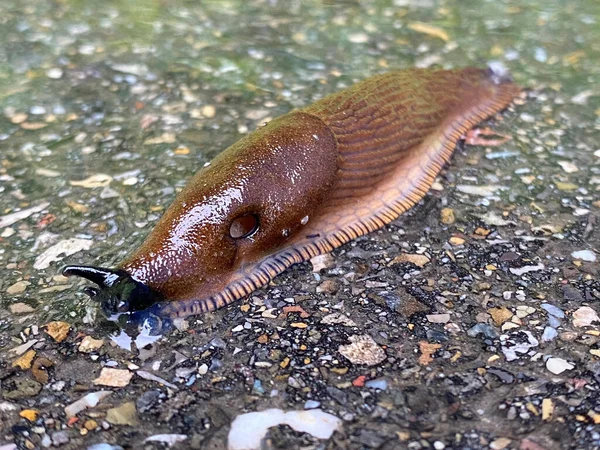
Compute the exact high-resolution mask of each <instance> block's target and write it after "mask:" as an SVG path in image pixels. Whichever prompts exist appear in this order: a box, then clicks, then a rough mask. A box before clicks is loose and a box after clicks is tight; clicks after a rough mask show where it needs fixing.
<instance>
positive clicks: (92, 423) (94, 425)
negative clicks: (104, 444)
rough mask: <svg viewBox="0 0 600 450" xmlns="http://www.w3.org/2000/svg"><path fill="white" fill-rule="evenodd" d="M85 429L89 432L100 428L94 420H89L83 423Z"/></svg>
mask: <svg viewBox="0 0 600 450" xmlns="http://www.w3.org/2000/svg"><path fill="white" fill-rule="evenodd" d="M83 427H84V428H85V429H86V430H88V431H94V430H95V429H96V428H98V422H96V421H95V420H93V419H88V420H86V421H85V422H84V423H83Z"/></svg>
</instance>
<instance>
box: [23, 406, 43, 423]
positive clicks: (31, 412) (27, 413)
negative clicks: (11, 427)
mask: <svg viewBox="0 0 600 450" xmlns="http://www.w3.org/2000/svg"><path fill="white" fill-rule="evenodd" d="M39 415H40V412H39V411H38V410H37V409H24V410H23V411H21V412H20V413H19V416H21V417H23V418H24V419H27V420H29V421H30V422H35V421H36V420H37V418H38V416H39Z"/></svg>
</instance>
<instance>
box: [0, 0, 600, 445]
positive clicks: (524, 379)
mask: <svg viewBox="0 0 600 450" xmlns="http://www.w3.org/2000/svg"><path fill="white" fill-rule="evenodd" d="M599 20H600V5H599V4H598V3H597V2H596V1H595V0H587V1H579V2H570V3H566V2H561V1H558V0H554V1H552V0H551V1H544V2H541V1H535V0H529V1H524V2H518V3H516V2H514V3H508V2H497V1H484V2H480V1H474V0H473V1H472V0H468V1H461V2H455V1H440V2H421V1H419V2H417V1H414V2H412V1H407V0H394V1H377V2H364V3H358V2H323V3H321V2H277V1H264V2H245V1H237V0H236V1H228V2H206V4H204V3H202V4H200V2H198V3H197V4H194V3H192V2H184V1H178V0H177V1H170V2H158V1H151V0H145V1H129V2H117V1H109V2H102V3H99V2H94V1H88V0H80V1H69V2H65V1H58V2H46V1H41V0H33V1H29V2H20V1H17V0H3V1H2V2H1V3H0V267H1V269H2V272H1V274H2V276H1V277H0V306H1V308H0V383H1V397H2V398H1V399H0V449H2V450H8V449H36V448H49V447H57V448H62V449H65V450H66V449H89V450H110V449H113V450H117V449H121V448H123V449H129V448H132V449H137V448H144V449H159V448H181V449H184V448H214V449H220V448H223V449H224V448H230V449H243V448H257V446H260V445H262V448H267V449H276V448H319V449H325V448H327V449H333V448H342V449H370V448H382V449H392V448H410V449H415V450H417V449H431V448H433V449H436V450H441V449H444V448H449V449H450V448H453V449H463V448H464V449H466V448H469V449H494V450H500V449H521V450H544V449H545V450H550V449H591V448H600V428H599V424H600V396H599V394H598V392H599V389H600V344H599V342H600V329H599V328H598V325H599V324H600V322H599V317H598V313H599V312H600V307H599V306H598V300H600V283H599V282H598V271H599V266H598V257H600V253H599V250H600V245H599V243H600V234H599V231H598V227H599V226H600V225H599V224H598V219H597V217H598V213H599V208H600V139H599V138H600V91H599V88H598V86H599V85H600V83H599V81H600V80H599V78H600V26H599V24H598V21H599ZM489 64H492V65H495V66H496V67H506V68H508V69H509V70H510V71H511V72H512V74H513V76H514V78H515V80H516V82H517V83H519V84H521V85H522V86H524V87H525V88H526V92H525V93H524V94H523V96H522V97H520V98H519V99H517V100H516V102H515V104H514V105H513V106H511V107H510V108H509V109H508V110H507V111H505V112H504V113H502V114H501V115H498V116H496V117H494V118H492V119H491V120H490V121H488V122H486V123H485V124H482V125H481V128H482V129H483V133H480V134H476V133H472V134H470V136H467V138H468V139H467V143H464V144H461V145H460V146H459V148H458V150H457V152H456V155H455V157H454V159H453V162H452V164H451V165H450V166H449V167H448V168H447V169H446V170H444V171H443V173H442V174H441V175H440V176H439V178H438V180H437V181H436V183H435V184H434V186H433V189H432V190H431V192H430V193H429V194H428V195H427V196H426V198H425V199H424V200H423V201H421V202H420V204H419V205H418V206H417V207H415V208H414V209H413V210H412V211H410V212H409V213H407V214H405V215H404V216H403V217H401V218H400V219H398V220H396V221H395V222H394V223H392V224H391V225H389V226H387V227H385V228H384V229H383V230H380V231H378V232H375V233H372V234H370V235H368V236H365V237H362V238H360V239H357V240H356V241H354V242H352V243H350V244H347V245H345V246H343V247H342V248H340V249H337V250H336V251H334V252H333V253H332V254H330V255H326V256H324V257H321V258H318V259H316V260H313V261H311V262H307V263H305V264H300V265H297V266H295V267H293V268H292V269H290V270H288V271H286V272H285V273H284V274H283V275H281V276H279V277H277V278H276V279H275V280H274V281H273V282H272V283H271V285H270V286H268V287H267V288H265V289H261V290H259V291H256V292H255V293H254V294H253V295H251V296H250V297H249V298H248V299H246V300H244V301H240V302H238V303H236V304H234V305H232V306H230V307H229V308H226V309H224V310H221V311H217V312H215V313H211V314H207V315H205V316H202V317H195V318H190V319H186V320H181V321H178V322H176V323H174V324H173V328H172V329H171V330H169V331H165V332H163V333H162V334H159V335H153V333H152V331H153V330H152V327H153V326H154V325H152V324H150V325H149V326H148V327H147V329H145V330H142V331H141V332H140V331H139V330H131V329H125V330H123V329H120V328H119V327H118V326H117V325H116V324H115V323H114V322H108V321H106V320H104V319H103V318H102V317H100V315H97V314H96V313H97V310H96V308H95V305H93V304H91V303H90V301H89V300H88V299H87V297H86V296H85V295H83V294H82V292H81V291H82V287H83V286H84V285H85V283H83V282H79V281H77V280H71V279H65V278H63V277H62V276H60V275H59V270H60V267H61V265H63V264H65V263H66V262H69V263H91V264H98V265H105V266H112V265H114V264H115V263H117V262H118V261H119V260H121V259H122V257H123V256H124V255H125V254H127V253H128V252H129V251H131V250H132V249H134V248H135V247H136V245H138V244H139V243H140V241H141V240H142V239H143V237H144V236H145V235H146V234H147V233H148V232H149V230H150V229H151V228H152V226H153V224H154V223H155V222H156V220H157V219H158V218H159V217H160V215H161V214H162V212H163V211H164V209H165V208H166V207H167V206H168V204H169V203H170V202H171V201H172V200H173V198H174V196H175V195H176V193H177V191H179V190H180V189H181V188H182V187H183V186H184V185H185V182H186V179H188V178H189V177H190V176H191V175H192V174H193V173H194V172H195V170H197V169H198V168H200V167H202V165H203V164H205V163H207V162H208V161H210V159H212V157H214V156H215V155H216V154H218V152H220V151H221V150H222V149H224V148H226V147H227V146H228V145H230V144H232V143H233V142H235V141H236V140H238V139H239V138H240V137H242V136H244V135H245V134H247V133H248V132H251V131H252V130H253V129H255V128H256V127H258V126H260V125H261V124H263V123H265V122H267V121H269V120H270V119H272V118H274V117H277V116H278V115H281V114H283V113H285V112H287V111H289V110H290V109H292V108H294V107H299V106H303V105H306V104H308V103H311V102H312V101H314V100H316V99H319V98H321V97H323V96H324V95H326V94H328V93H331V92H334V91H336V90H339V89H341V88H343V87H345V86H348V85H350V84H352V83H353V82H354V81H357V80H359V79H362V78H365V77H367V76H369V75H372V74H375V73H379V72H383V71H386V70H391V69H398V68H406V67H412V66H419V67H429V66H443V67H459V66H465V65H477V66H484V65H489ZM486 129H489V130H486ZM490 130H491V131H490ZM469 143H470V144H477V145H470V144H469Z"/></svg>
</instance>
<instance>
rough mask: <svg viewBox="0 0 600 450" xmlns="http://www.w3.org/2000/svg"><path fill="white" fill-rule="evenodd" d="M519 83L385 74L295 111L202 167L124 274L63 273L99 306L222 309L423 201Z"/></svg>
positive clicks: (477, 73) (475, 73)
mask: <svg viewBox="0 0 600 450" xmlns="http://www.w3.org/2000/svg"><path fill="white" fill-rule="evenodd" d="M518 93H519V88H518V87H516V86H515V85H514V84H512V82H511V81H510V80H508V79H505V78H502V77H500V76H497V75H495V74H494V73H493V72H491V71H490V70H480V69H473V68H466V69H460V70H449V71H447V70H422V69H411V70H405V71H398V72H391V73H387V74H383V75H377V76H374V77H372V78H369V79H367V80H364V81H362V82H359V83H357V84H355V85H353V86H352V87H350V88H348V89H346V90H344V91H341V92H339V93H335V94H332V95H330V96H328V97H326V98H324V99H322V100H320V101H318V102H316V103H314V104H312V105H311V106H308V107H305V108H302V109H299V110H295V111H292V112H290V113H288V114H285V115H283V116H281V117H279V118H277V119H274V120H273V121H271V122H270V123H269V124H267V125H266V126H264V127H262V128H259V129H258V130H256V131H255V132H253V133H252V134H250V135H248V136H246V137H244V138H243V139H241V140H240V141H238V142H237V143H235V144H234V145H232V146H231V147H229V148H228V149H227V150H225V151H223V152H222V153H221V154H220V155H219V156H218V157H217V158H215V159H214V160H213V161H212V162H211V164H210V165H209V166H207V167H205V168H203V169H201V170H200V171H199V172H198V173H197V174H196V175H195V176H194V177H193V178H192V179H191V180H190V181H189V182H188V184H187V186H186V187H185V188H184V190H183V191H182V192H181V193H180V194H179V195H178V196H177V198H176V199H175V201H174V202H173V204H172V205H171V206H170V207H169V208H168V210H167V211H166V212H165V214H164V215H163V217H162V218H161V219H160V221H159V222H158V223H157V225H156V227H155V228H154V230H153V231H152V232H151V233H150V234H149V236H148V237H147V238H146V240H145V242H144V243H143V244H142V245H141V246H140V247H139V248H138V249H137V250H135V251H134V252H133V253H132V254H131V255H130V256H129V257H128V258H127V259H126V260H125V261H123V262H122V263H121V264H120V265H119V266H118V267H117V269H114V270H111V269H103V268H94V267H89V266H68V267H66V268H65V269H64V273H65V274H66V275H80V276H83V277H85V278H88V279H90V280H91V281H94V282H95V283H97V284H98V285H99V288H88V294H90V296H92V297H93V298H96V299H97V300H99V301H100V302H101V303H102V306H103V308H104V310H105V311H107V312H108V313H113V312H117V311H134V310H140V309H144V308H147V307H149V306H151V305H154V306H153V310H154V311H155V312H156V313H157V314H159V315H163V316H167V317H183V316H188V315H192V314H197V313H202V312H206V311H211V310H214V309H217V308H221V307H223V306H225V305H228V304H230V303H231V302H233V301H235V300H236V299H239V298H241V297H244V296H246V295H248V294H249V293H251V292H252V291H253V290H255V289H257V288H260V287H261V286H264V285H266V284H267V283H268V282H269V281H270V280H272V279H273V278H274V277H275V276H276V275H277V274H279V273H281V272H283V271H284V270H285V269H286V268H288V267H289V266H291V265H292V264H294V263H298V262H301V261H306V260H308V259H310V258H312V257H314V256H316V255H318V254H321V253H325V252H329V251H331V250H332V249H334V248H336V247H339V246H340V245H342V244H344V243H346V242H348V241H350V240H352V239H355V238H356V237H358V236H361V235H364V234H367V233H369V232H371V231H373V230H376V229H378V228H381V227H383V226H384V225H385V224H386V223H389V222H391V221H392V220H394V219H396V218H397V217H398V216H399V215H400V214H402V213H403V212H404V211H406V210H407V209H408V208H410V207H411V206H413V205H414V204H415V203H416V202H417V201H419V199H421V198H422V197H423V196H424V195H425V194H426V192H427V191H428V189H429V188H430V186H431V184H432V183H433V181H434V179H435V177H436V175H437V174H438V173H439V171H440V170H441V168H442V167H443V165H444V164H445V163H447V162H448V160H449V159H450V156H451V154H452V152H453V150H454V147H455V145H456V143H457V141H458V140H459V139H460V137H461V136H462V135H463V134H464V133H465V132H466V131H468V130H469V129H471V128H472V127H474V126H475V125H476V124H477V123H479V122H481V121H482V120H484V119H485V118H487V117H489V116H490V115H492V114H494V113H496V112H498V111H500V110H502V109H504V108H505V107H506V106H507V105H508V104H509V103H510V102H511V100H512V99H513V98H514V97H515V96H516V95H518Z"/></svg>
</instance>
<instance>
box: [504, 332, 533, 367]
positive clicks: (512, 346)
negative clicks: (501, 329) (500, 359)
mask: <svg viewBox="0 0 600 450" xmlns="http://www.w3.org/2000/svg"><path fill="white" fill-rule="evenodd" d="M523 335H524V336H525V337H526V338H527V339H526V340H524V339H523ZM500 342H501V343H502V353H503V354H504V357H505V358H506V360H507V361H514V360H515V359H519V357H520V356H521V355H525V354H526V353H528V352H529V350H530V349H532V348H534V347H537V346H538V345H539V344H540V343H539V341H538V340H537V339H536V338H535V337H534V336H533V334H531V331H518V332H514V333H512V334H511V335H502V336H500Z"/></svg>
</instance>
